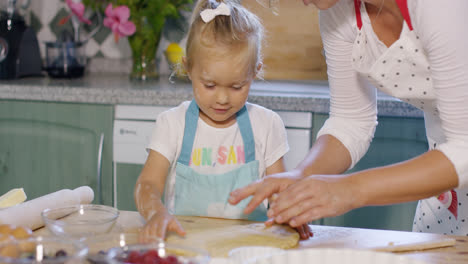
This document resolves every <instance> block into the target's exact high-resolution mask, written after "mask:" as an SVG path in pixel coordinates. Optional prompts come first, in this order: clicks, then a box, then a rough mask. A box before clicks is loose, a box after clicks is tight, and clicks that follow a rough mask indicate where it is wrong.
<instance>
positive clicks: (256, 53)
mask: <svg viewBox="0 0 468 264" xmlns="http://www.w3.org/2000/svg"><path fill="white" fill-rule="evenodd" d="M221 2H224V3H225V4H226V5H227V6H228V7H229V9H230V11H231V14H230V15H229V16H225V15H217V16H216V17H215V18H214V19H213V20H211V21H209V22H207V23H205V22H204V21H203V20H202V18H201V16H200V13H201V12H202V11H203V10H205V9H215V8H216V7H217V6H218V5H219V4H220V3H221ZM263 31H264V29H263V25H262V23H261V22H260V19H259V18H258V17H257V16H256V15H254V14H253V13H251V12H250V11H249V10H247V9H246V8H245V7H243V6H241V5H240V4H238V3H236V2H233V1H232V0H219V2H218V1H217V0H199V1H198V3H197V5H196V6H195V8H194V12H193V14H192V20H191V26H190V30H189V33H188V39H187V45H186V67H187V69H186V70H187V71H190V70H191V69H192V66H193V62H194V57H195V53H196V51H197V47H198V45H202V46H205V47H216V46H221V45H224V46H225V47H229V48H230V50H234V48H236V47H238V48H243V47H247V50H248V53H249V55H250V56H251V58H250V62H251V64H250V68H249V73H253V74H254V75H256V76H257V77H261V72H258V71H257V65H258V64H259V63H262V60H263V56H262V41H263ZM246 45H247V46H246Z"/></svg>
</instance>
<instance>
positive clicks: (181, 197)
mask: <svg viewBox="0 0 468 264" xmlns="http://www.w3.org/2000/svg"><path fill="white" fill-rule="evenodd" d="M236 115H237V117H236V119H237V120H236V121H237V124H238V126H239V129H240V132H241V135H242V140H243V142H244V152H245V164H244V165H242V166H240V167H239V168H237V169H235V170H232V171H229V172H226V173H223V174H201V173H198V172H196V171H194V170H193V169H192V168H190V167H189V161H190V157H191V154H192V148H193V141H194V138H195V132H196V130H197V123H198V118H199V108H198V105H197V104H196V102H195V101H194V100H193V101H192V102H191V103H190V106H189V108H188V109H187V112H186V114H185V129H184V138H183V141H182V150H181V153H180V156H179V159H178V160H177V165H176V178H175V198H174V200H175V202H174V213H175V214H176V215H193V216H208V217H220V218H231V219H248V220H253V221H265V220H267V217H266V207H265V206H264V205H263V204H261V205H260V206H258V207H257V208H256V209H255V211H254V212H252V213H251V214H249V215H245V214H243V210H244V208H245V207H246V206H247V204H248V203H249V201H250V198H249V199H245V200H243V201H242V202H240V203H239V204H237V205H236V206H233V205H231V204H229V202H228V198H229V193H230V192H231V191H233V190H234V189H237V188H240V187H244V186H246V185H248V184H249V183H252V182H254V181H256V180H258V179H259V177H258V164H259V163H258V160H255V141H254V137H253V132H252V126H251V124H250V119H249V115H248V112H247V108H246V107H245V106H244V107H243V108H242V109H241V110H240V111H239V112H237V114H236Z"/></svg>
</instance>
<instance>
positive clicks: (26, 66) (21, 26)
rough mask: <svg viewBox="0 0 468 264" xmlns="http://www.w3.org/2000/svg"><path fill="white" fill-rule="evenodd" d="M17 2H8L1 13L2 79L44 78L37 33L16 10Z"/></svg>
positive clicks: (0, 51)
mask: <svg viewBox="0 0 468 264" xmlns="http://www.w3.org/2000/svg"><path fill="white" fill-rule="evenodd" d="M15 7H16V0H8V5H7V10H6V11H4V10H2V11H1V12H0V79H16V78H20V77H26V76H42V60H41V55H40V50H39V43H38V41H37V37H36V32H35V31H34V29H32V28H31V27H28V26H27V25H26V23H25V21H24V19H23V17H21V16H20V15H19V13H18V12H16V10H15Z"/></svg>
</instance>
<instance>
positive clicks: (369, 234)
mask: <svg viewBox="0 0 468 264" xmlns="http://www.w3.org/2000/svg"><path fill="white" fill-rule="evenodd" d="M178 219H179V221H180V222H181V224H182V226H183V227H184V228H185V231H186V232H187V239H188V240H190V239H191V236H190V234H191V233H192V232H195V231H196V232H197V233H199V232H200V231H203V230H205V237H204V240H205V242H209V241H216V240H219V235H220V234H219V233H215V232H212V231H210V230H213V229H218V228H230V227H232V226H242V225H248V224H252V223H253V222H250V221H244V220H227V219H217V218H205V217H191V216H180V217H178ZM118 223H119V225H120V226H121V227H123V228H124V230H126V231H127V232H138V230H139V229H140V228H141V226H143V224H144V220H143V219H142V218H141V217H140V216H139V214H138V213H136V212H128V211H123V212H121V216H120V218H119V222H118ZM311 228H312V231H313V233H314V236H313V237H312V238H310V239H308V240H304V241H300V242H299V244H298V245H297V246H296V248H299V249H301V248H312V247H313V248H317V247H318V248H330V247H331V248H356V249H372V250H376V251H388V252H405V251H415V250H424V249H432V248H440V247H447V246H453V245H454V244H455V239H453V238H450V237H448V236H444V235H439V234H428V233H416V232H401V231H388V230H374V229H360V228H359V229H358V228H345V227H331V226H317V225H312V226H311ZM199 239H200V237H199V236H197V240H196V241H192V243H193V245H199V244H200V240H199Z"/></svg>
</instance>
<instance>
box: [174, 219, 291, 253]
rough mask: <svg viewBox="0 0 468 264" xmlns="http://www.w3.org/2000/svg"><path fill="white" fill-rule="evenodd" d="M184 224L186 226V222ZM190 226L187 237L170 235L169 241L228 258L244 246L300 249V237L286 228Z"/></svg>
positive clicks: (261, 225) (244, 225)
mask: <svg viewBox="0 0 468 264" xmlns="http://www.w3.org/2000/svg"><path fill="white" fill-rule="evenodd" d="M181 224H182V225H183V226H184V221H181ZM189 225H190V224H189ZM184 227H185V226H184ZM187 227H188V228H186V231H187V234H186V236H185V237H179V236H177V235H175V234H170V235H169V236H168V237H167V240H166V241H167V242H168V243H171V244H177V245H184V246H189V247H196V248H202V249H205V250H207V251H208V252H209V253H210V255H211V256H212V257H227V255H228V253H229V251H230V250H232V249H234V248H237V247H244V246H270V247H277V248H282V249H288V248H293V247H295V246H297V245H298V241H299V234H298V233H297V232H296V231H295V230H294V229H292V228H290V227H288V226H285V225H273V226H272V227H265V225H264V224H263V223H253V224H239V225H231V226H218V227H216V226H215V227H213V228H198V229H197V228H194V229H193V228H192V229H191V228H190V227H189V226H187Z"/></svg>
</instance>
